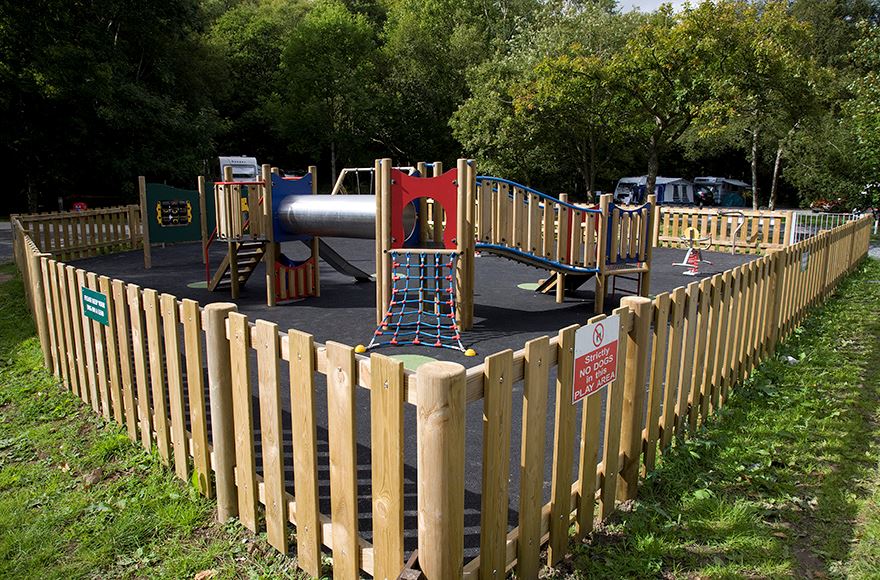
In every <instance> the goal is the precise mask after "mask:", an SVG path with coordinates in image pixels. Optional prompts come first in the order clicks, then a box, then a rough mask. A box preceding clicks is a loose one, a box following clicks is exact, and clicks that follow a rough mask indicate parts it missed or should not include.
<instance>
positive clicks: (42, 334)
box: [24, 248, 54, 373]
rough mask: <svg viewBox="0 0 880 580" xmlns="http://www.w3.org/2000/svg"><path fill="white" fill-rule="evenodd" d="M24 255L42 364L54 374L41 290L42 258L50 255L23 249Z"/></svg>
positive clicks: (46, 317) (47, 321) (44, 301)
mask: <svg viewBox="0 0 880 580" xmlns="http://www.w3.org/2000/svg"><path fill="white" fill-rule="evenodd" d="M24 251H25V255H26V256H27V257H28V259H29V260H30V272H29V274H30V285H31V290H32V294H33V298H34V320H35V321H36V323H37V336H39V338H40V348H41V349H42V350H43V364H44V365H45V367H46V368H47V369H48V370H49V372H50V373H51V372H54V368H53V367H52V349H51V345H50V344H49V315H48V312H47V311H46V294H45V288H43V269H42V264H43V263H42V258H51V257H52V254H36V253H33V252H31V250H30V248H25V249H24Z"/></svg>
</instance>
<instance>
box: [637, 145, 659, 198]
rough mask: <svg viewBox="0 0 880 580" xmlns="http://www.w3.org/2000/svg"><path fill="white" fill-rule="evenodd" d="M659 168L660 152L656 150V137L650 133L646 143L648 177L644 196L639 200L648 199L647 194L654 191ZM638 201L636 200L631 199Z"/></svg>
mask: <svg viewBox="0 0 880 580" xmlns="http://www.w3.org/2000/svg"><path fill="white" fill-rule="evenodd" d="M659 170H660V152H659V151H657V137H656V136H655V135H651V141H650V142H649V144H648V177H647V179H646V180H645V197H644V199H642V200H641V201H645V200H646V199H648V196H649V195H651V194H652V193H654V189H655V187H656V185H657V173H658V171H659ZM633 201H634V202H635V201H638V200H633Z"/></svg>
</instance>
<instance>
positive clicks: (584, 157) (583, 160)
mask: <svg viewBox="0 0 880 580" xmlns="http://www.w3.org/2000/svg"><path fill="white" fill-rule="evenodd" d="M577 151H578V153H579V154H580V163H578V164H577V171H578V174H580V176H581V179H583V180H584V187H586V190H587V193H586V199H587V201H589V199H590V196H591V192H592V190H593V180H592V179H591V175H592V168H591V167H590V162H591V159H590V155H589V153H588V152H587V147H586V144H585V143H580V144H579V145H578V146H577Z"/></svg>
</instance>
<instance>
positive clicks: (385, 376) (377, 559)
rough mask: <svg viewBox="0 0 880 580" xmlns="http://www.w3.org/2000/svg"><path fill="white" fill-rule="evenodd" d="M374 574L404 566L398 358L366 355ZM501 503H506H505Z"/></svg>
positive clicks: (388, 578)
mask: <svg viewBox="0 0 880 580" xmlns="http://www.w3.org/2000/svg"><path fill="white" fill-rule="evenodd" d="M370 375H371V380H372V384H373V388H372V389H371V390H370V429H371V430H370V441H371V445H370V447H371V457H372V461H371V463H372V469H371V475H372V480H373V485H372V492H373V560H374V564H373V578H377V579H381V580H393V579H394V578H397V576H398V574H399V573H400V568H401V566H402V564H403V555H404V552H403V534H404V527H403V440H404V431H403V430H404V426H403V409H404V405H405V400H404V395H405V392H404V377H403V362H402V361H399V360H395V359H392V358H389V357H386V356H382V355H380V354H375V353H374V354H373V355H372V356H370ZM505 507H506V506H505Z"/></svg>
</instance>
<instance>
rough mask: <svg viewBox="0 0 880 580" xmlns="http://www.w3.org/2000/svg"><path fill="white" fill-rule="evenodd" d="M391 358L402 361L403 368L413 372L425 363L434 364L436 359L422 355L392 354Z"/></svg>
mask: <svg viewBox="0 0 880 580" xmlns="http://www.w3.org/2000/svg"><path fill="white" fill-rule="evenodd" d="M391 358H393V359H397V360H399V361H403V366H404V368H406V369H408V370H411V371H414V370H416V369H418V368H419V367H420V366H422V365H423V364H425V363H429V362H434V361H436V360H437V359H435V358H433V357H430V356H425V355H423V354H392V355H391Z"/></svg>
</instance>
